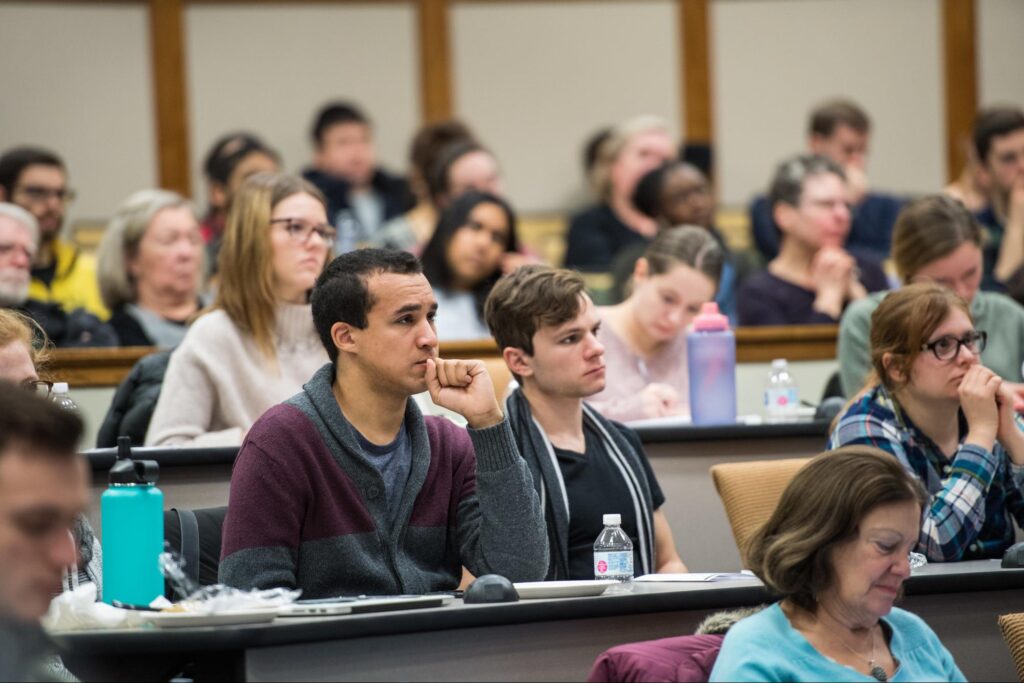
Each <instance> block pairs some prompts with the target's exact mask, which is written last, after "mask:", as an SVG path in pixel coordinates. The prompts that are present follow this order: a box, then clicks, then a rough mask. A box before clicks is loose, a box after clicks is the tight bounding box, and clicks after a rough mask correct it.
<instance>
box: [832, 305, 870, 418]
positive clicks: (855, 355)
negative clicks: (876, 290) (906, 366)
mask: <svg viewBox="0 0 1024 683" xmlns="http://www.w3.org/2000/svg"><path fill="white" fill-rule="evenodd" d="M878 303H879V301H878V299H876V298H875V297H873V296H869V297H866V298H864V299H861V300H860V301H855V302H854V303H852V304H850V305H849V306H848V307H847V308H846V311H845V312H844V313H843V318H842V320H841V321H840V322H839V348H838V356H839V379H840V381H841V382H842V385H843V394H844V395H845V396H846V397H847V398H849V397H850V396H853V395H854V394H856V393H857V392H858V391H860V390H861V389H863V388H864V383H865V382H866V381H867V378H868V374H869V373H870V372H871V314H872V313H873V312H874V311H875V309H876V308H877V307H878Z"/></svg>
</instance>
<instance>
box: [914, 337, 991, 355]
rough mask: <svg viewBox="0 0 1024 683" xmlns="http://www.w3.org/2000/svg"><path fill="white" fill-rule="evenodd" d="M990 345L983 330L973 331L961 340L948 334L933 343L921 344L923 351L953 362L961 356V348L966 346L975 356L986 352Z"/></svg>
mask: <svg viewBox="0 0 1024 683" xmlns="http://www.w3.org/2000/svg"><path fill="white" fill-rule="evenodd" d="M987 343H988V334H987V333H986V332H982V331H981V330H972V331H971V332H968V333H967V334H965V335H964V336H963V337H961V338H960V339H957V338H956V337H954V336H952V335H949V334H947V335H946V336H944V337H939V338H938V339H936V340H935V341H933V342H928V343H927V344H921V350H922V351H931V352H932V353H934V354H935V357H936V358H938V359H939V360H953V359H954V358H956V357H957V356H959V355H960V347H961V346H966V347H967V349H968V350H969V351H970V352H971V353H973V354H974V355H975V356H977V355H978V354H980V353H981V352H982V351H984V350H985V344H987Z"/></svg>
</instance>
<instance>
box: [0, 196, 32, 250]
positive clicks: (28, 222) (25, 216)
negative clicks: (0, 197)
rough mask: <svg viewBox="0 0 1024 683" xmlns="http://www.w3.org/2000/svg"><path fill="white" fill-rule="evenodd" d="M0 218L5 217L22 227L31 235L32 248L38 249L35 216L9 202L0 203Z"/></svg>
mask: <svg viewBox="0 0 1024 683" xmlns="http://www.w3.org/2000/svg"><path fill="white" fill-rule="evenodd" d="M0 216H7V217H8V218H10V219H11V220H14V221H17V222H18V223H21V224H22V225H24V226H25V228H27V229H28V231H29V233H30V234H31V235H32V244H33V247H32V248H33V249H38V248H39V223H38V222H37V221H36V217H35V216H33V215H32V214H30V213H29V212H28V211H26V210H25V209H23V208H21V207H20V206H18V205H17V204H11V203H10V202H0Z"/></svg>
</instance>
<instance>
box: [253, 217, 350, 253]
mask: <svg viewBox="0 0 1024 683" xmlns="http://www.w3.org/2000/svg"><path fill="white" fill-rule="evenodd" d="M274 223H280V224H281V225H283V226H284V229H285V232H287V233H288V236H289V237H291V238H292V241H294V242H295V243H296V244H305V243H306V242H308V241H309V238H310V237H311V236H312V235H313V233H314V232H315V233H316V234H317V235H319V236H320V239H322V240H323V241H324V244H326V245H327V247H328V248H330V247H333V246H334V239H335V237H337V236H338V231H337V230H335V229H334V227H333V226H331V225H330V224H328V223H316V224H313V223H303V222H302V221H300V220H298V219H296V218H274V219H272V220H271V221H270V224H271V225H273V224H274Z"/></svg>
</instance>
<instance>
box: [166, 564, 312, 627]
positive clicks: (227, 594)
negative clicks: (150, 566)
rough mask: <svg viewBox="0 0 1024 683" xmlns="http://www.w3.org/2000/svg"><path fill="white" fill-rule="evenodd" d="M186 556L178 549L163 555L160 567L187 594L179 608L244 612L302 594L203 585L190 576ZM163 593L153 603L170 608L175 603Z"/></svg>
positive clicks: (278, 604)
mask: <svg viewBox="0 0 1024 683" xmlns="http://www.w3.org/2000/svg"><path fill="white" fill-rule="evenodd" d="M184 566H185V563H184V560H182V559H181V558H180V557H177V556H176V555H175V554H174V553H162V554H161V555H160V570H161V571H162V572H163V575H164V578H166V579H167V580H168V581H169V582H170V584H171V587H172V588H173V589H174V592H175V593H177V594H178V595H181V596H185V597H184V598H183V599H182V600H181V601H180V602H178V603H177V605H176V607H177V608H178V609H179V611H183V612H193V613H198V614H223V613H224V612H241V611H247V610H253V609H263V608H267V609H269V608H272V607H282V606H284V605H290V604H291V603H293V602H295V601H296V600H297V599H298V597H299V596H300V595H301V594H302V591H301V590H287V589H285V588H270V589H267V590H256V589H252V590H242V589H240V588H232V587H231V586H226V585H224V584H222V583H217V584H214V585H212V586H200V585H198V584H197V583H196V582H195V581H193V580H192V579H190V578H189V577H188V576H187V575H186V574H185V570H184ZM171 604H172V603H171V602H169V601H168V600H167V599H166V598H164V597H163V596H160V597H159V598H157V599H156V600H154V601H153V602H152V603H150V607H155V608H156V609H166V608H168V607H170V606H171Z"/></svg>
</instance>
